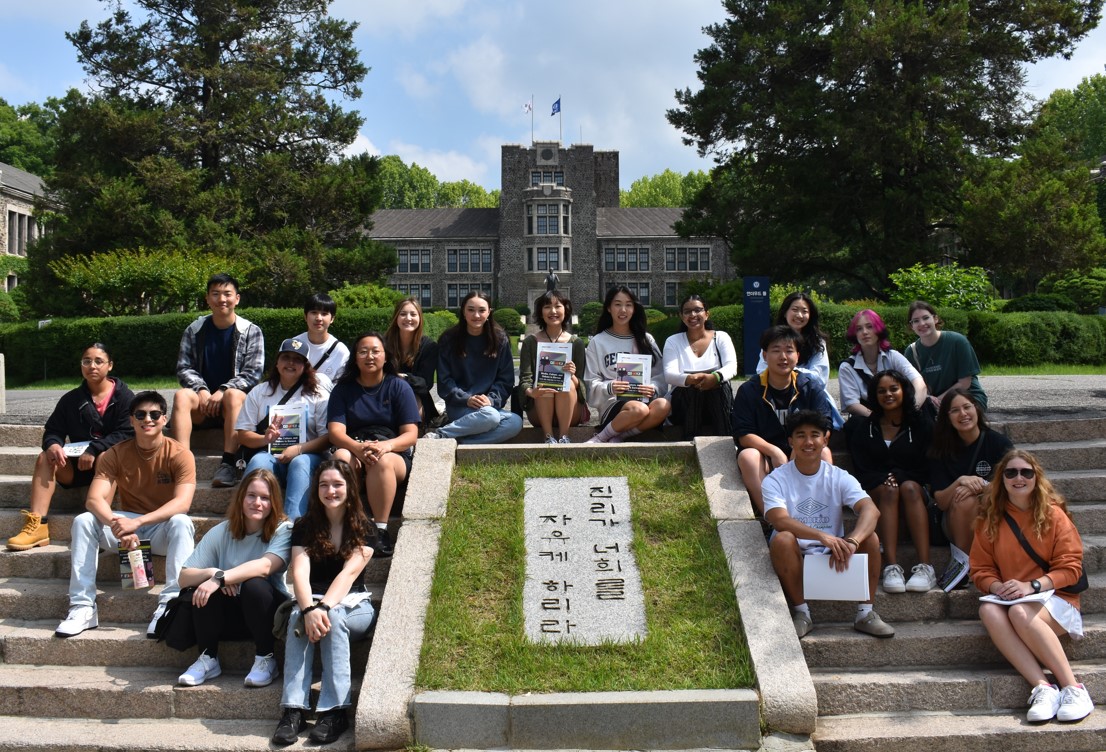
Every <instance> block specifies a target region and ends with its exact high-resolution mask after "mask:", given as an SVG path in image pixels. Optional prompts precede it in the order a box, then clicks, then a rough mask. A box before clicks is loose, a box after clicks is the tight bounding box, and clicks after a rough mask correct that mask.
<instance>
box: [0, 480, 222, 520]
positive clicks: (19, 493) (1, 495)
mask: <svg viewBox="0 0 1106 752" xmlns="http://www.w3.org/2000/svg"><path fill="white" fill-rule="evenodd" d="M87 493H88V489H87V488H58V489H57V490H56V491H55V492H54V496H53V499H52V500H51V502H50V511H51V512H53V513H57V512H73V513H79V512H83V511H84V501H85V496H86V495H87ZM30 496H31V478H30V476H24V475H0V508H8V509H27V508H28V505H29V504H30ZM233 499H234V488H212V487H211V481H210V479H209V478H207V479H205V478H203V477H202V476H201V479H200V480H199V481H198V482H197V484H196V492H195V494H194V496H193V497H192V510H191V511H192V512H193V513H196V514H215V515H222V514H225V513H226V510H227V504H229V503H230V502H231V501H232V500H233Z"/></svg>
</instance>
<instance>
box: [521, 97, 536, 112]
mask: <svg viewBox="0 0 1106 752" xmlns="http://www.w3.org/2000/svg"><path fill="white" fill-rule="evenodd" d="M533 111H534V102H533V100H531V101H529V102H526V103H524V104H523V105H522V114H523V115H526V114H528V113H531V112H533Z"/></svg>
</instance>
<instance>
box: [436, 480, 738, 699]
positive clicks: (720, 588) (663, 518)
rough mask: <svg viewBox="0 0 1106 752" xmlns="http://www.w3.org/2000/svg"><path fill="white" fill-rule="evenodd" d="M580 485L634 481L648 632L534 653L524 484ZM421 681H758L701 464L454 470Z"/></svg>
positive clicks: (510, 687) (465, 685)
mask: <svg viewBox="0 0 1106 752" xmlns="http://www.w3.org/2000/svg"><path fill="white" fill-rule="evenodd" d="M582 476H627V477H628V479H629V486H630V497H631V500H632V504H633V513H632V518H633V525H634V554H635V557H636V558H637V564H638V567H639V569H640V571H641V577H642V587H643V590H644V593H645V609H646V619H647V625H648V636H647V637H646V638H645V639H644V640H642V641H641V642H640V643H637V644H619V645H604V646H591V647H588V646H563V645H536V644H531V643H530V642H528V641H527V640H526V638H525V635H524V617H523V611H522V586H523V581H524V578H525V541H524V537H523V515H522V503H523V496H524V490H523V483H524V479H525V478H527V477H582ZM417 683H418V686H419V687H420V688H424V689H453V690H481V691H490V692H505V693H510V694H518V693H523V692H555V691H557V692H560V691H589V692H597V691H618V690H657V689H716V688H728V687H749V686H752V684H753V676H752V669H751V667H750V663H749V655H748V648H747V646H746V644H745V642H744V637H743V636H742V633H741V631H740V617H739V615H738V612H737V602H736V599H735V597H734V592H733V587H732V585H731V582H730V577H729V573H728V570H727V567H726V561H725V556H724V554H723V552H722V547H721V544H720V542H719V539H718V532H717V529H716V526H715V523H714V521H713V520H711V518H710V514H709V510H708V507H707V501H706V497H705V495H704V493H703V484H702V477H701V474H700V472H699V469H698V465H697V464H696V463H695V462H694V460H688V461H687V462H684V461H681V460H669V461H663V462H660V461H633V462H628V461H627V460H625V459H624V458H610V459H601V460H576V461H571V462H570V461H567V460H565V459H562V458H551V459H548V460H543V461H541V462H529V463H512V464H498V463H497V464H479V465H461V466H458V467H457V468H455V470H454V478H453V488H452V491H451V494H450V501H449V514H448V516H447V517H446V519H445V520H444V521H443V529H442V544H441V550H440V552H439V554H438V562H437V569H436V571H435V576H434V587H433V591H432V599H431V605H430V612H429V615H428V620H427V626H426V637H425V639H424V642H423V648H422V660H421V662H420V666H419V673H418V678H417Z"/></svg>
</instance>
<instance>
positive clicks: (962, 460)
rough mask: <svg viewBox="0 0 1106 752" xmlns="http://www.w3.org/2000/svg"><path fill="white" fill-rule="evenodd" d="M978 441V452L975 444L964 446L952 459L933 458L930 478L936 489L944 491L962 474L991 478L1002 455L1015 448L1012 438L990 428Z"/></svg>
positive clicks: (985, 478)
mask: <svg viewBox="0 0 1106 752" xmlns="http://www.w3.org/2000/svg"><path fill="white" fill-rule="evenodd" d="M976 441H978V442H981V443H980V446H979V452H978V453H977V452H976V451H975V445H974V444H973V445H972V446H970V447H964V448H963V449H962V450H961V451H960V453H959V454H958V455H957V456H956V457H954V458H952V459H935V460H931V462H930V465H929V480H930V483H931V484H932V485H933V490H934V491H944V490H945V489H946V488H948V487H949V486H951V485H952V484H953V482H954V481H955V480H956V479H957V478H959V477H960V476H962V475H978V476H979V477H980V478H983V479H984V480H991V476H992V475H994V470H995V468H996V467H998V463H999V460H1001V459H1002V455H1004V454H1006V453H1007V452H1009V451H1010V450H1011V449H1013V448H1014V444H1013V442H1011V441H1010V439H1008V438H1006V437H1005V436H1003V435H1002V434H1001V433H999V432H998V431H993V430H991V429H990V428H988V429H987V430H986V431H984V432H983V434H982V435H980V437H979V438H978V439H976ZM972 455H975V463H974V464H973V463H972Z"/></svg>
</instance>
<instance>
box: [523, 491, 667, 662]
mask: <svg viewBox="0 0 1106 752" xmlns="http://www.w3.org/2000/svg"><path fill="white" fill-rule="evenodd" d="M523 516H524V518H525V532H526V582H525V584H524V585H523V590H522V599H523V603H522V607H523V613H524V615H525V621H526V637H527V638H528V639H529V640H531V641H532V642H539V643H562V642H564V643H573V644H579V645H599V644H603V643H608V642H636V641H638V640H640V639H642V638H644V637H645V635H646V624H645V601H644V597H643V595H642V590H641V574H640V572H639V571H638V567H637V560H636V559H635V558H634V552H633V528H632V527H631V523H630V489H629V485H628V484H627V482H626V478H623V477H614V478H527V479H526V498H525V504H524V512H523Z"/></svg>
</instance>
